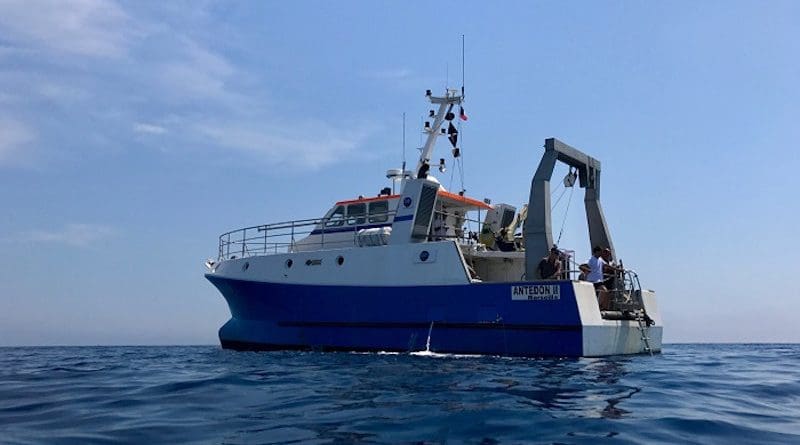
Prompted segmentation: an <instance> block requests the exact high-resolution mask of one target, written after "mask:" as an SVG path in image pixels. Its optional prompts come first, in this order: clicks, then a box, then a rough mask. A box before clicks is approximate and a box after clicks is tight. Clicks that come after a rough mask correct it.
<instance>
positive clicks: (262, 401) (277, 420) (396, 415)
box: [0, 345, 800, 444]
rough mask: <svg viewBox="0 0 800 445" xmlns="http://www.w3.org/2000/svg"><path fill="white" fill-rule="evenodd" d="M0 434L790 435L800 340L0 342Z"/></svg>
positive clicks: (19, 437) (688, 438)
mask: <svg viewBox="0 0 800 445" xmlns="http://www.w3.org/2000/svg"><path fill="white" fill-rule="evenodd" d="M0 442H2V443H48V444H51V443H52V444H57V443H81V444H83V443H225V444H238V443H276V442H282V443H355V442H363V443H445V442H447V443H482V444H495V443H592V444H594V443H648V444H650V443H670V444H672V443H701V444H713V443H720V444H730V443H737V444H741V443H758V444H763V443H795V444H797V443H800V345H667V347H666V349H665V352H664V353H663V354H661V355H656V356H654V357H649V356H635V357H615V358H603V359H561V360H555V359H520V358H498V357H456V356H443V357H442V356H416V355H407V354H402V355H389V354H349V353H314V352H309V353H298V352H277V353H273V352H262V353H251V352H232V351H224V350H222V349H220V348H219V347H216V346H196V347H53V348H0Z"/></svg>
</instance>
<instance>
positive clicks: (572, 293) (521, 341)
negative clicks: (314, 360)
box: [206, 274, 661, 357]
mask: <svg viewBox="0 0 800 445" xmlns="http://www.w3.org/2000/svg"><path fill="white" fill-rule="evenodd" d="M206 277H207V278H208V279H209V281H211V282H212V283H213V284H214V285H215V286H216V287H217V289H219V290H220V292H221V293H222V295H223V296H224V297H225V299H226V301H227V303H228V306H229V308H230V311H231V315H232V317H231V319H230V320H229V321H228V322H227V323H225V325H223V326H222V328H221V329H220V331H219V338H220V343H221V344H222V347H224V348H230V349H237V350H276V349H311V350H326V351H327V350H344V351H398V352H409V351H421V350H426V349H429V350H430V351H433V352H441V353H457V354H489V355H504V356H559V357H577V356H604V355H616V354H633V353H644V352H649V351H648V348H649V350H651V351H653V352H658V351H660V349H661V326H660V317H658V316H657V308H655V296H654V295H647V296H645V301H646V303H648V302H649V306H650V307H649V308H648V313H650V312H651V310H654V311H655V313H650V316H651V317H653V318H654V319H656V325H654V326H652V327H650V328H649V329H648V337H649V339H648V341H647V342H645V341H644V340H642V335H641V330H640V328H639V325H638V323H637V322H635V321H629V320H603V319H602V318H601V317H600V311H599V308H598V306H597V301H596V299H595V296H594V291H593V289H592V286H591V285H590V284H588V283H583V282H573V281H547V282H516V283H466V284H451V285H426V286H347V285H307V284H287V283H275V282H264V281H253V280H246V279H240V278H231V277H225V276H221V275H217V274H208V275H206ZM646 343H647V344H646Z"/></svg>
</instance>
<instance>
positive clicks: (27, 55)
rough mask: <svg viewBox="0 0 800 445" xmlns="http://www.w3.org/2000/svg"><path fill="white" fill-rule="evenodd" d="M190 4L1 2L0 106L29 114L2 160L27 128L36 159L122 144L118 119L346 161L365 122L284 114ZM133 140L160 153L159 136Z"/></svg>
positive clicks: (1, 151)
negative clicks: (186, 9)
mask: <svg viewBox="0 0 800 445" xmlns="http://www.w3.org/2000/svg"><path fill="white" fill-rule="evenodd" d="M192 5H193V7H192V11H193V13H192V14H184V13H182V11H181V8H172V7H170V6H166V7H164V8H162V7H159V6H155V7H154V6H152V5H150V6H147V5H145V6H142V5H141V4H135V3H134V4H124V3H116V2H115V1H113V0H74V1H71V2H64V3H62V2H56V1H52V2H51V1H49V0H43V1H34V2H28V1H14V0H11V1H6V2H2V1H0V35H2V36H3V37H2V40H3V46H0V59H3V61H4V65H6V66H12V67H14V68H13V69H6V70H4V71H0V103H3V104H8V107H7V108H8V111H9V112H14V113H17V112H18V113H19V114H18V115H20V116H35V118H31V119H29V120H26V124H27V125H25V126H22V125H21V124H20V123H16V122H15V123H5V126H6V127H9V128H10V130H9V131H8V132H6V133H7V134H0V163H4V164H6V165H10V164H11V162H10V161H11V160H12V159H13V158H14V157H15V156H19V155H20V154H21V153H22V152H21V151H20V150H19V147H20V146H21V145H22V144H25V143H28V142H30V140H31V138H33V137H34V136H35V137H37V139H38V140H37V147H38V148H39V149H41V152H42V154H43V156H42V157H43V158H48V156H47V153H48V150H49V151H50V152H52V153H57V152H58V151H59V150H64V149H65V148H64V147H70V148H69V149H81V150H106V149H107V148H106V147H108V146H116V147H126V146H129V141H127V140H122V139H120V138H122V137H125V133H124V132H120V131H119V129H122V128H128V129H131V130H132V131H133V132H134V133H138V134H140V135H150V136H156V135H163V136H164V137H169V138H170V141H169V144H166V146H168V147H170V148H168V149H169V150H179V149H181V148H180V147H192V149H194V150H208V152H209V153H211V152H212V150H210V149H213V148H222V149H227V150H232V151H235V152H237V153H243V154H246V155H248V156H250V157H252V158H254V159H256V160H261V161H263V162H267V163H272V164H280V165H292V166H295V167H297V168H308V169H314V168H319V167H321V166H324V165H329V164H333V163H336V162H340V161H342V160H344V159H347V158H348V157H350V155H351V154H352V153H354V152H355V151H356V150H357V149H358V148H359V145H360V144H362V143H363V142H364V141H365V140H366V139H367V137H368V136H370V134H371V133H370V130H368V129H370V128H373V127H374V125H369V126H368V125H360V126H344V125H342V124H341V121H342V120H343V118H342V117H341V116H332V115H330V113H328V114H322V113H320V114H319V115H314V114H313V113H296V114H294V115H292V114H287V113H286V112H285V109H286V108H285V107H280V106H279V105H278V104H274V103H273V102H271V101H270V100H269V98H271V97H272V96H271V93H272V92H271V91H270V90H269V88H268V86H269V84H268V79H267V78H266V77H267V76H266V75H265V73H261V72H256V71H254V70H256V69H258V68H256V66H255V65H253V64H252V63H249V64H248V61H247V60H236V59H233V58H231V57H228V56H226V54H225V53H223V52H221V51H220V50H218V49H216V47H215V43H213V42H214V40H213V39H207V38H206V36H208V35H209V34H210V33H213V27H214V24H213V23H208V21H209V20H210V19H209V18H208V17H206V16H205V15H204V14H202V13H200V14H198V13H197V11H198V10H202V9H203V8H205V7H206V5H204V4H200V5H195V4H194V3H192ZM123 6H125V7H124V8H123ZM170 8H171V9H170ZM155 17H157V18H155ZM199 30H202V32H199ZM231 32H235V31H231ZM228 40H229V41H230V40H233V41H235V40H236V39H228ZM220 46H221V47H224V45H220ZM6 59H7V60H9V61H12V62H13V64H5V60H6ZM408 74H409V71H408V70H406V69H398V70H385V71H376V72H374V73H372V75H374V76H383V77H389V78H394V79H397V78H403V77H405V76H408ZM23 91H24V92H26V93H24V94H23V93H19V92H23ZM31 99H34V100H31ZM78 129H80V130H78ZM11 130H13V131H11ZM71 131H74V134H72V133H70V132H71ZM78 135H80V136H78ZM70 138H72V140H70ZM199 138H202V139H199ZM136 142H137V143H138V144H141V145H144V146H148V145H150V144H152V148H153V149H156V150H158V151H165V148H164V147H165V144H164V141H163V140H161V138H153V137H151V138H146V137H142V138H139V139H137V141H136ZM50 157H51V158H59V157H61V156H57V155H54V156H50ZM62 158H63V157H62Z"/></svg>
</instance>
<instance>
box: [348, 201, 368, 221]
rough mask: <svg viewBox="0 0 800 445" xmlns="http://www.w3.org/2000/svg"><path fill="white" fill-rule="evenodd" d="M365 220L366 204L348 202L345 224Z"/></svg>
mask: <svg viewBox="0 0 800 445" xmlns="http://www.w3.org/2000/svg"><path fill="white" fill-rule="evenodd" d="M365 222H367V205H366V204H364V203H361V204H350V205H349V206H347V224H350V225H354V224H364V223H365Z"/></svg>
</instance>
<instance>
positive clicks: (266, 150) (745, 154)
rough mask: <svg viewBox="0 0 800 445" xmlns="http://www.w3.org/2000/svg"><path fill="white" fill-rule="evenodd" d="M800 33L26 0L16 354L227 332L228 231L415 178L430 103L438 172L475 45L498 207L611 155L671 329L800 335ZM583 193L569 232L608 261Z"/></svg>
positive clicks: (16, 76)
mask: <svg viewBox="0 0 800 445" xmlns="http://www.w3.org/2000/svg"><path fill="white" fill-rule="evenodd" d="M798 17H800V4H798V3H797V2H789V1H787V2H781V1H772V2H767V3H764V2H755V1H753V2H730V1H725V2H711V1H709V2H669V3H661V4H654V3H645V2H633V1H630V2H602V3H600V2H571V3H564V2H507V3H502V4H497V3H492V4H489V3H486V2H470V1H467V2H458V3H453V4H447V5H445V4H441V5H438V4H437V5H436V6H435V7H431V3H430V2H394V3H390V2H321V1H320V2H238V3H233V2H224V3H222V2H220V3H215V2H194V1H192V2H169V3H165V4H162V2H115V1H110V0H79V1H71V2H44V1H20V2H17V1H5V2H0V187H2V189H3V190H4V193H3V199H2V213H0V247H1V248H2V249H3V251H4V255H2V256H0V345H32V344H48V345H49V344H175V343H193V344H196V343H207V344H211V343H216V342H217V338H216V331H217V329H218V327H219V326H220V325H221V324H222V323H224V321H225V320H226V319H227V318H228V316H229V313H228V311H227V307H226V305H225V303H224V300H223V299H222V297H221V296H219V295H218V294H217V292H216V291H215V289H214V288H213V287H212V286H211V285H210V284H209V283H207V282H206V281H205V279H204V278H203V272H204V267H203V265H202V264H203V261H204V260H205V259H206V258H208V257H212V256H214V255H215V253H216V243H217V236H218V235H219V234H220V233H222V232H224V231H227V230H230V229H234V228H238V227H241V226H245V225H254V224H260V223H265V222H274V221H280V220H288V219H297V218H311V217H317V216H321V215H322V213H323V212H324V211H325V210H327V209H328V208H329V207H330V205H331V204H332V203H333V202H334V201H337V200H341V199H347V198H352V197H355V196H357V195H359V194H364V195H369V194H375V193H376V192H377V191H378V190H379V189H380V188H381V187H383V186H385V185H387V184H386V183H385V178H384V173H385V171H386V169H388V168H391V167H397V166H399V165H398V164H399V162H400V159H401V135H402V132H401V116H402V113H403V112H406V113H407V114H408V154H409V158H410V159H412V160H413V155H414V154H415V153H416V151H415V150H414V149H413V147H415V146H417V145H418V143H419V136H418V134H419V133H418V131H417V130H418V129H417V127H418V124H419V118H420V116H421V115H422V114H424V113H425V112H426V111H427V109H428V108H429V106H428V104H426V102H425V101H424V97H423V93H424V91H425V89H428V88H430V89H433V90H434V91H441V90H442V89H443V88H444V87H445V85H448V84H449V85H451V86H453V85H457V84H458V83H460V52H461V51H460V36H461V34H465V35H466V42H467V47H466V87H467V102H466V104H465V106H466V110H467V112H468V114H469V116H470V120H469V122H468V123H466V124H465V125H464V127H463V129H462V134H461V136H462V141H463V142H462V147H463V151H464V158H463V159H464V163H465V173H466V175H465V187H466V188H467V190H468V193H469V194H470V195H472V196H475V197H477V198H483V197H491V198H492V199H493V201H494V202H508V203H511V204H516V205H519V204H522V203H523V202H526V201H527V196H528V191H529V186H530V179H531V177H532V174H533V171H534V170H535V168H536V165H537V163H538V160H539V157H540V155H541V145H542V143H543V140H544V139H545V138H547V137H557V138H559V139H561V140H563V141H564V142H567V143H569V144H571V145H573V146H575V147H578V148H580V149H582V150H584V151H586V152H588V153H590V154H592V155H594V156H595V157H597V158H599V159H600V160H601V161H602V162H603V178H602V180H603V183H602V184H603V185H602V202H603V206H604V210H605V213H606V217H607V219H608V222H609V225H610V228H611V230H612V235H613V238H614V242H615V246H616V249H617V252H618V255H619V256H620V257H621V258H622V259H623V260H624V261H625V264H626V266H628V267H631V268H634V269H636V270H637V271H638V272H639V274H640V276H641V278H642V280H643V282H644V285H645V287H648V288H652V289H655V290H656V291H657V292H658V294H659V297H660V306H661V308H662V312H663V314H664V318H665V321H666V329H665V335H664V339H665V341H668V342H677V341H698V342H704V341H707V342H717V341H733V342H740V341H793V342H797V341H800V330H798V329H797V328H796V326H794V323H795V319H796V318H797V316H798V315H800V298H798V297H800V292H799V291H798V290H797V286H796V283H797V278H796V277H795V275H796V274H795V273H794V272H793V266H792V265H793V261H792V260H793V259H794V257H795V256H796V255H797V252H798V250H800V249H798V248H800V242H798V237H797V233H798V230H797V228H796V227H795V225H796V221H797V219H798V216H800V215H799V213H800V212H799V211H798V210H799V209H798V207H799V206H798V202H799V201H798V199H797V197H796V196H795V193H793V192H794V190H795V189H796V179H795V176H796V172H797V171H798V169H800V159H799V157H798V154H797V153H798V152H797V150H798V141H800V125H798V124H797V122H798V116H800V88H799V87H798V79H800V58H798V57H797V54H800V27H798V26H797V18H798ZM446 150H447V147H446V141H442V142H441V143H440V146H439V150H438V151H437V153H440V154H442V156H445V155H446V154H447V153H446ZM446 157H447V156H446ZM562 173H563V172H562ZM559 174H560V173H559ZM440 179H442V182H443V184H444V185H445V186H447V187H450V186H451V183H450V178H449V175H444V176H443V177H442V178H440ZM459 187H460V185H459V184H453V188H455V189H457V188H459ZM579 192H580V190H578V191H576V192H575V193H576V195H575V197H573V202H572V204H571V207H570V211H569V213H568V215H567V217H566V218H563V217H562V215H563V206H564V204H565V201H562V202H561V203H560V204H559V205H560V206H562V207H559V208H557V209H556V211H555V215H556V217H555V219H554V222H553V224H554V226H555V227H557V228H560V226H561V224H562V221H564V222H563V224H564V227H565V229H564V236H563V238H562V240H561V245H562V246H563V247H571V248H573V249H575V250H577V251H578V253H579V255H580V256H582V257H588V254H589V246H588V241H587V238H588V237H587V236H586V235H585V226H584V223H583V218H584V215H583V211H582V202H581V198H582V196H580V195H579V194H578V193H579Z"/></svg>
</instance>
